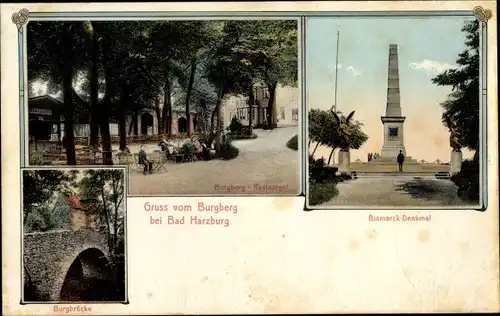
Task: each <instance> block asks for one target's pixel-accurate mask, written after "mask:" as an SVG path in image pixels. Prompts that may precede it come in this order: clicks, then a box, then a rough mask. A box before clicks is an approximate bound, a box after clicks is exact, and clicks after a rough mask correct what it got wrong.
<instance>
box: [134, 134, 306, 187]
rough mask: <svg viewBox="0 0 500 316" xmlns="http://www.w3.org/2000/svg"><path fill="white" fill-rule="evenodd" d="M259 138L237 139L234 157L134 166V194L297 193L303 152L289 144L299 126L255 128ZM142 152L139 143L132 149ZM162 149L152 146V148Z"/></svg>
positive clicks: (150, 150)
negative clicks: (146, 168) (154, 168)
mask: <svg viewBox="0 0 500 316" xmlns="http://www.w3.org/2000/svg"><path fill="white" fill-rule="evenodd" d="M254 132H255V133H256V134H257V135H258V137H257V138H256V139H251V140H238V141H234V142H233V145H234V146H236V147H237V148H239V150H240V153H239V155H238V157H236V158H235V159H232V160H220V159H214V160H211V161H196V162H186V163H174V162H169V163H168V164H166V165H165V167H166V171H162V172H158V173H153V174H151V175H143V174H142V173H140V172H139V171H137V170H133V169H130V174H129V179H130V181H129V193H130V194H131V195H219V194H220V195H248V194H255V195H257V194H258V195H285V194H286V195H296V194H299V191H300V184H299V181H300V178H299V177H300V164H299V162H300V157H299V152H298V151H294V150H291V149H289V148H287V147H286V142H287V141H288V140H289V139H290V138H291V137H292V136H294V135H295V134H297V133H298V127H296V126H294V127H279V128H276V129H274V130H255V131H254ZM130 149H131V151H132V152H137V151H138V148H132V147H131V148H130ZM157 149H159V148H158V146H157V145H156V144H149V145H147V148H146V151H147V152H152V151H153V150H157Z"/></svg>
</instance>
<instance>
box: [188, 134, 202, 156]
mask: <svg viewBox="0 0 500 316" xmlns="http://www.w3.org/2000/svg"><path fill="white" fill-rule="evenodd" d="M191 142H192V143H193V145H194V155H195V156H196V158H198V159H203V147H202V145H201V143H200V141H199V140H198V139H197V138H194V137H193V138H192V139H191Z"/></svg>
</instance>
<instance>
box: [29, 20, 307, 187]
mask: <svg viewBox="0 0 500 316" xmlns="http://www.w3.org/2000/svg"><path fill="white" fill-rule="evenodd" d="M72 23H73V24H72ZM67 24H68V23H67ZM68 25H74V32H75V34H74V35H75V38H73V39H72V40H68V39H65V38H64V36H62V34H63V33H64V32H65V31H64V27H67V26H68ZM68 25H66V24H64V23H63V24H60V23H59V24H58V23H55V22H50V21H33V22H30V23H29V24H28V54H29V56H28V69H29V72H28V73H29V78H28V86H29V87H28V89H26V90H27V91H29V98H28V115H27V116H28V120H29V124H28V131H27V134H28V135H29V137H28V139H29V146H28V148H29V165H122V166H127V167H128V170H129V177H128V178H129V182H130V183H129V190H130V194H133V195H143V196H144V195H159V194H169V195H170V194H172V195H179V194H256V195H261V194H272V195H283V194H292V195H295V194H298V193H299V179H300V178H299V174H298V170H299V169H300V168H299V166H300V165H299V159H300V156H299V154H298V152H297V150H298V138H299V135H298V133H299V127H298V125H299V105H300V91H299V88H298V86H297V77H298V58H297V53H298V46H297V44H298V38H297V25H298V21H293V20H262V21H244V20H238V21H148V22H147V23H138V22H135V21H106V22H105V21H91V22H90V21H89V22H71V23H69V24H68ZM82 25H84V26H85V28H84V29H82ZM116 28H119V29H120V32H118V33H120V34H127V36H126V37H123V36H119V35H117V34H118V33H116V32H114V31H113V30H115V29H116ZM47 29H50V30H51V31H52V33H51V34H55V35H54V36H53V37H49V36H47V34H48V33H47ZM83 30H85V32H90V33H91V34H94V35H93V36H95V37H96V38H97V42H96V43H91V42H89V41H86V40H83V38H85V36H88V34H87V33H85V32H83ZM116 30H117V29H116ZM82 32H83V33H82ZM267 33H273V36H274V37H279V38H281V41H280V44H279V45H280V47H281V48H280V50H279V54H278V53H277V52H278V51H277V50H276V48H277V47H276V45H278V44H277V42H275V41H271V42H269V41H267V40H266V38H268V36H269V35H270V34H267ZM129 35H130V36H129ZM80 36H82V37H83V38H82V39H81V40H80V38H79V37H80ZM92 38H93V39H94V37H92ZM259 38H260V39H259ZM240 40H244V41H245V42H246V44H245V45H250V46H241V47H240V48H241V49H242V50H247V49H248V48H249V47H251V49H249V50H247V51H244V52H240V53H236V51H234V50H233V49H234V48H237V47H238V45H242V44H241V42H240ZM57 45H67V46H68V47H67V48H68V50H66V52H68V51H70V50H69V47H70V46H71V47H72V50H71V53H69V56H67V54H63V53H62V52H61V50H57V49H55V47H57ZM256 52H259V53H256ZM262 52H264V53H262ZM104 59H106V61H104ZM42 61H43V63H42ZM48 62H50V63H52V64H50V63H48ZM69 72H71V75H72V76H71V78H72V84H71V85H68V84H64V80H68V79H67V78H70V76H69ZM271 73H272V75H270V74H271ZM64 75H66V76H64ZM226 184H227V185H233V186H234V185H236V184H238V185H239V186H245V185H247V184H248V185H249V187H252V188H253V187H264V188H266V187H279V188H286V189H284V190H282V191H283V192H276V191H268V192H260V191H259V192H248V191H246V192H225V191H224V189H221V188H225V187H226Z"/></svg>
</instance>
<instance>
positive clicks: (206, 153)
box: [201, 143, 215, 160]
mask: <svg viewBox="0 0 500 316" xmlns="http://www.w3.org/2000/svg"><path fill="white" fill-rule="evenodd" d="M201 146H202V156H203V160H210V159H212V158H213V156H214V155H215V151H213V150H211V149H210V148H208V147H207V145H205V144H204V143H202V144H201Z"/></svg>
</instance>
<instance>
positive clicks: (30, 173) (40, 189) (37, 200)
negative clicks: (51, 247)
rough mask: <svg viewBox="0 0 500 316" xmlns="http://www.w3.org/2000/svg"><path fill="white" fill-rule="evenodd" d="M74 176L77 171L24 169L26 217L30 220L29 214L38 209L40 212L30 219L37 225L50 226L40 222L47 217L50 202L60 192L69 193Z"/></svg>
mask: <svg viewBox="0 0 500 316" xmlns="http://www.w3.org/2000/svg"><path fill="white" fill-rule="evenodd" d="M74 177H75V173H73V172H64V171H60V170H23V213H24V219H25V220H28V215H29V214H30V213H31V212H33V211H37V212H38V214H33V215H31V217H30V221H32V223H33V225H35V226H37V227H42V228H43V227H47V228H49V227H50V224H48V223H45V224H42V223H41V222H40V220H43V219H44V218H46V217H45V214H46V213H47V212H48V211H47V209H48V203H49V202H50V201H51V198H52V197H53V196H54V194H56V193H58V192H62V193H63V194H68V192H69V185H70V184H71V183H70V182H71V181H72V180H74ZM28 223H29V222H28ZM29 225H31V224H29Z"/></svg>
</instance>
